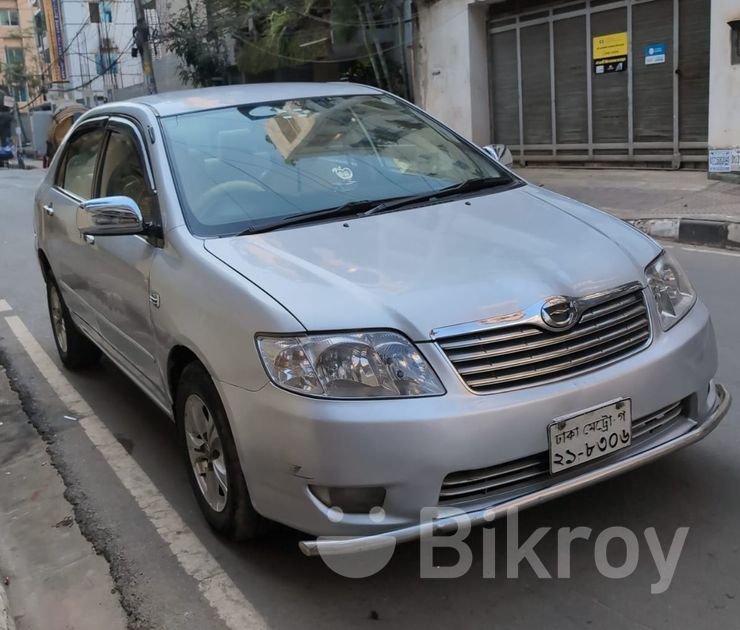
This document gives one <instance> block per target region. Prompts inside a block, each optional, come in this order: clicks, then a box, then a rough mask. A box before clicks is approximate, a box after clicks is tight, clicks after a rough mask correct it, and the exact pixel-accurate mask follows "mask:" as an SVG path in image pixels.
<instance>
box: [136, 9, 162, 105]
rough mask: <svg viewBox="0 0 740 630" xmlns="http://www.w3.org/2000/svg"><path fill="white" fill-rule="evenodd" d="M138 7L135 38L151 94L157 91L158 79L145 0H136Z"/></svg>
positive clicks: (145, 79)
mask: <svg viewBox="0 0 740 630" xmlns="http://www.w3.org/2000/svg"><path fill="white" fill-rule="evenodd" d="M134 7H135V8H136V26H135V27H134V40H135V41H136V47H137V48H138V49H139V53H140V54H141V65H142V67H143V69H144V85H146V90H147V92H148V93H149V94H156V93H157V81H156V79H155V78H154V66H153V65H152V49H151V47H150V45H149V41H150V37H149V25H148V24H147V22H146V15H145V13H144V2H143V0H134Z"/></svg>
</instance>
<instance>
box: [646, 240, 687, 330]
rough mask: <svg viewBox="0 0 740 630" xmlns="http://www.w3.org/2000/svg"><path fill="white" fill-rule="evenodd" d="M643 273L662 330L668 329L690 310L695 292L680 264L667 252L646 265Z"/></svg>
mask: <svg viewBox="0 0 740 630" xmlns="http://www.w3.org/2000/svg"><path fill="white" fill-rule="evenodd" d="M645 275H646V276H647V282H648V286H649V287H650V290H651V291H652V292H653V298H654V299H655V305H656V306H657V307H658V313H659V314H660V324H661V326H662V328H663V330H668V329H669V328H671V326H673V325H674V324H676V323H677V322H678V321H680V320H681V318H682V317H683V316H684V315H686V313H688V312H689V311H690V310H691V307H692V306H693V305H694V302H696V293H695V292H694V289H693V287H692V286H691V283H690V282H689V279H688V278H687V277H686V273H685V272H684V270H683V269H681V265H679V264H678V261H677V260H676V259H675V258H674V257H673V256H671V255H670V254H669V253H667V252H663V254H661V255H660V256H658V258H656V259H655V260H654V261H653V262H652V263H650V264H649V265H648V266H647V269H645Z"/></svg>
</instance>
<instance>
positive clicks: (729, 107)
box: [709, 0, 740, 179]
mask: <svg viewBox="0 0 740 630" xmlns="http://www.w3.org/2000/svg"><path fill="white" fill-rule="evenodd" d="M711 20H712V39H711V52H710V70H709V146H710V149H730V148H732V149H738V151H739V152H740V64H735V65H732V64H731V52H732V51H731V45H732V41H731V30H730V27H729V26H728V24H727V23H728V22H729V21H730V20H740V2H738V0H712V16H711ZM733 167H734V170H735V174H733V176H732V177H733V178H734V179H740V162H738V161H736V162H735V163H734V165H733Z"/></svg>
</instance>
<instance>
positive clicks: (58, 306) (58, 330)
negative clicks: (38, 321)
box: [49, 286, 67, 352]
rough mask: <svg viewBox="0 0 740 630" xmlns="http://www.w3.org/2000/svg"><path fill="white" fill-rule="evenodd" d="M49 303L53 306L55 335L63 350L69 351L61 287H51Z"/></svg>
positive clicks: (52, 324) (52, 323) (52, 319)
mask: <svg viewBox="0 0 740 630" xmlns="http://www.w3.org/2000/svg"><path fill="white" fill-rule="evenodd" d="M49 303H50V306H51V326H52V329H53V330H54V337H56V340H57V343H58V344H59V348H60V349H61V351H62V352H67V326H66V324H65V323H64V307H63V306H62V298H61V297H60V296H59V289H57V288H56V286H53V287H51V291H50V295H49Z"/></svg>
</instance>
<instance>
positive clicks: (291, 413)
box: [216, 302, 727, 550]
mask: <svg viewBox="0 0 740 630" xmlns="http://www.w3.org/2000/svg"><path fill="white" fill-rule="evenodd" d="M421 348H422V350H423V352H424V354H425V355H426V357H427V359H428V360H429V361H430V363H431V364H432V366H433V368H434V369H435V371H436V372H437V374H438V375H439V376H440V378H441V380H442V382H443V383H444V384H445V387H446V388H447V394H446V395H444V396H440V397H434V398H418V399H399V400H362V401H341V400H322V399H314V398H307V397H304V396H299V395H296V394H292V393H289V392H286V391H284V390H281V389H278V388H277V387H275V386H273V385H266V386H265V387H263V388H262V389H261V390H259V391H256V392H254V391H247V390H245V389H243V388H239V387H236V386H234V385H229V384H226V383H223V382H219V381H217V382H216V385H217V387H218V388H219V391H220V393H221V397H222V400H223V401H224V405H225V407H226V411H227V413H228V415H229V418H230V419H231V424H232V431H233V434H234V438H235V442H236V445H237V449H238V452H239V457H240V460H241V464H242V469H243V471H244V475H245V478H246V480H247V485H248V487H249V492H250V496H251V499H252V503H253V505H254V507H255V509H256V510H257V511H258V512H259V513H260V514H262V515H263V516H265V517H267V518H270V519H272V520H275V521H278V522H280V523H283V524H285V525H289V526H291V527H293V528H295V529H298V530H300V531H303V532H306V533H308V534H311V535H315V536H321V537H325V536H331V537H359V539H360V540H362V539H364V538H366V537H369V538H370V539H372V538H373V536H374V535H386V539H387V536H388V532H402V534H401V535H402V537H403V539H404V540H405V539H407V538H406V537H410V538H413V537H415V536H418V535H421V534H422V533H423V528H422V530H420V529H419V520H420V517H419V515H420V511H421V510H422V509H423V508H427V507H437V506H438V505H440V489H441V486H442V484H443V481H444V479H445V477H446V476H447V475H448V474H450V473H455V472H456V471H466V470H476V469H484V468H487V467H491V466H497V465H499V464H505V463H507V462H511V461H513V460H517V459H519V458H523V457H529V456H532V455H533V454H537V453H542V452H544V451H547V449H548V444H547V430H546V427H547V425H548V424H549V422H550V421H551V420H552V419H553V418H557V417H560V416H566V415H569V414H572V413H577V412H579V411H580V410H583V409H587V408H591V407H595V406H597V405H599V404H603V403H604V402H605V401H608V400H613V399H615V398H620V397H625V398H630V399H631V400H632V416H633V418H644V417H646V416H648V415H650V414H652V413H654V412H656V411H657V410H659V409H662V408H664V407H666V406H669V405H674V404H676V403H678V402H679V401H684V402H685V409H686V413H685V415H684V416H683V417H682V418H683V419H682V427H683V428H682V429H681V430H680V431H678V430H677V431H675V432H673V433H671V434H670V435H669V436H665V437H664V438H663V439H662V441H660V442H657V441H656V442H652V443H650V444H649V445H646V446H645V447H644V448H643V449H641V450H640V452H627V449H625V452H623V453H621V456H620V457H619V458H618V460H619V461H618V462H617V461H616V460H615V459H608V460H607V458H604V460H597V462H599V466H600V467H598V470H595V469H588V470H586V469H584V470H583V471H581V475H580V476H579V477H578V478H571V477H570V476H569V477H568V478H567V479H566V478H565V477H562V478H558V479H552V480H551V481H550V483H552V484H553V485H548V487H547V488H545V489H542V488H539V487H538V488H535V489H533V491H536V492H534V493H533V494H527V495H526V496H525V497H523V498H521V499H517V501H521V502H522V504H523V505H528V504H530V502H539V501H543V500H545V499H546V498H551V497H552V496H555V495H557V494H560V493H563V492H567V491H570V490H572V489H575V488H577V487H580V486H581V485H586V484H587V483H592V482H593V481H595V480H598V479H602V478H604V477H605V476H608V475H610V474H616V472H618V471H621V470H626V469H628V468H631V467H634V466H636V465H639V463H643V462H644V461H648V460H649V459H652V458H654V457H657V456H659V455H660V454H663V453H664V452H668V451H670V450H673V449H674V448H679V446H682V445H684V444H686V443H688V442H690V441H693V440H695V439H699V437H701V436H703V435H704V434H706V433H707V432H708V430H707V429H706V428H705V425H706V424H707V422H710V421H713V420H714V419H715V418H716V421H717V422H718V421H719V417H721V415H723V414H724V412H725V411H724V409H720V411H721V413H718V405H719V404H720V403H718V402H717V401H718V399H717V397H716V396H715V394H714V391H713V390H712V386H711V381H712V378H713V377H714V375H715V373H716V370H717V352H716V342H715V339H714V331H713V329H712V324H711V321H710V319H709V313H708V311H707V309H706V307H705V306H704V305H703V304H702V303H701V302H697V304H696V305H695V306H694V308H693V309H692V310H691V312H690V313H689V314H688V315H687V316H686V317H685V318H684V319H683V320H682V321H681V322H679V323H678V324H677V325H676V326H675V327H674V328H672V329H671V331H670V332H669V333H661V332H660V331H655V334H654V337H653V340H652V342H651V344H650V346H649V347H648V348H646V349H645V350H643V351H641V352H639V353H637V354H635V355H633V356H630V357H628V358H625V359H624V360H622V361H619V362H617V363H614V364H611V365H609V366H606V367H603V368H601V369H597V370H593V371H591V372H588V373H584V374H581V375H578V376H574V377H572V378H568V379H565V380H562V381H559V382H553V383H548V384H542V385H538V386H536V387H531V388H522V389H518V390H514V391H507V392H501V393H497V394H490V395H476V394H473V393H471V392H470V391H469V390H467V389H466V387H465V385H464V384H463V383H462V380H461V379H460V378H459V376H458V374H457V372H456V371H455V370H454V368H453V367H452V365H451V364H450V362H449V361H448V360H447V357H446V356H444V354H443V352H442V351H441V349H439V347H438V346H436V344H433V343H427V344H422V345H421ZM718 391H721V392H722V396H723V397H724V398H723V400H724V399H726V398H727V397H726V392H725V391H724V389H721V390H718ZM723 404H724V403H723ZM663 442H665V444H663ZM674 442H675V443H676V444H677V446H675V447H673V446H672V445H673V444H674ZM653 447H659V448H653ZM643 450H644V451H648V450H650V451H651V454H650V456H649V457H648V456H646V455H644V454H643V453H642V451H643ZM633 461H634V462H635V463H632V462H633ZM617 463H618V464H619V465H617ZM584 479H585V481H584ZM555 484H557V485H555ZM312 485H315V486H326V487H383V488H385V489H386V498H385V502H384V503H383V505H382V507H383V510H384V512H385V518H383V519H382V521H381V522H377V521H373V519H372V518H369V516H371V515H368V514H350V513H345V514H344V515H343V518H342V520H341V521H340V522H336V521H335V520H333V519H332V516H333V515H332V513H331V511H330V510H329V508H327V507H326V506H325V505H324V504H323V503H321V501H319V500H318V499H317V498H316V496H314V494H313V493H312V492H311V490H310V488H309V486H312ZM563 488H565V489H563ZM533 497H534V498H533ZM508 499H512V497H511V496H506V497H501V496H499V497H498V503H499V505H500V504H501V503H502V502H505V501H508ZM486 501H489V499H488V498H484V499H483V500H482V501H481V502H480V503H475V504H474V505H466V506H460V507H462V508H463V509H465V510H466V511H467V512H468V513H470V514H477V513H478V512H479V511H482V512H485V511H486V509H488V508H490V504H489V503H486ZM490 501H493V499H490ZM512 505H513V504H512ZM391 535H393V534H391ZM322 543H323V540H322ZM314 544H318V543H306V545H307V546H306V547H305V549H307V550H308V549H312V548H314V547H313V545H314ZM337 544H338V543H337ZM373 544H374V543H373ZM331 546H332V545H329V547H330V548H331ZM343 546H350V547H351V545H350V544H349V543H343V544H338V547H337V548H339V549H341V548H343ZM316 549H318V547H316Z"/></svg>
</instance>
